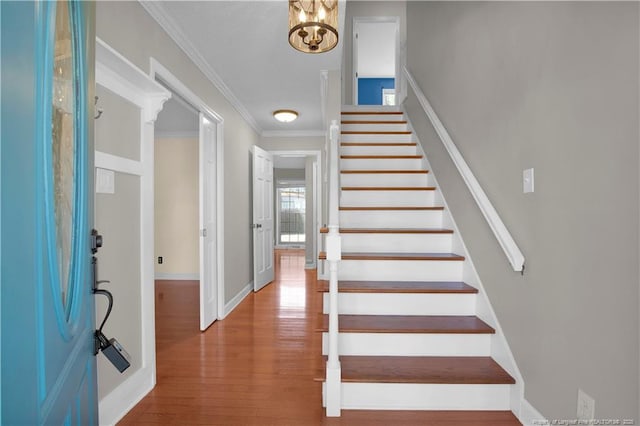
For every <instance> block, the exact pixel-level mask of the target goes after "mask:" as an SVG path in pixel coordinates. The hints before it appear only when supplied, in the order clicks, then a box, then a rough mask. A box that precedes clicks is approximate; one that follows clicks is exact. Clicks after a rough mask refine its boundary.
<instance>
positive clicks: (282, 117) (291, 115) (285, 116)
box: [273, 109, 298, 123]
mask: <svg viewBox="0 0 640 426" xmlns="http://www.w3.org/2000/svg"><path fill="white" fill-rule="evenodd" d="M273 118H275V119H276V120H278V121H280V122H282V123H290V122H292V121H293V120H295V119H296V118H298V113H297V112H296V111H294V110H292V109H279V110H277V111H273Z"/></svg>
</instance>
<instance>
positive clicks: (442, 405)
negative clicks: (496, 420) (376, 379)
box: [322, 383, 511, 411]
mask: <svg viewBox="0 0 640 426" xmlns="http://www.w3.org/2000/svg"><path fill="white" fill-rule="evenodd" d="M510 390H511V386H510V385H451V384H416V383H342V392H341V393H342V408H343V409H352V410H358V409H361V410H500V411H502V410H509V409H510V406H509V397H510ZM325 392H326V391H325V384H324V383H323V384H322V393H323V403H324V400H325V397H324V395H325Z"/></svg>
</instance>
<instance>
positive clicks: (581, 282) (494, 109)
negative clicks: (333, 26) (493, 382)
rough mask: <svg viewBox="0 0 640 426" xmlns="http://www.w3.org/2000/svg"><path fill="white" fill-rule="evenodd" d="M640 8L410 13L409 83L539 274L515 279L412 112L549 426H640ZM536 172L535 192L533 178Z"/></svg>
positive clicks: (528, 392) (427, 7) (589, 5)
mask: <svg viewBox="0 0 640 426" xmlns="http://www.w3.org/2000/svg"><path fill="white" fill-rule="evenodd" d="M638 12H639V11H638V3H635V2H634V3H622V2H464V3H458V2H409V3H408V6H407V20H408V62H409V69H410V71H411V72H412V74H413V75H414V77H415V78H416V80H417V82H418V84H419V85H420V87H421V88H422V90H423V91H424V93H425V94H426V96H427V98H428V99H429V100H430V102H431V103H432V105H433V107H434V109H435V111H436V112H437V113H438V115H439V116H440V119H441V120H442V121H443V123H444V124H445V126H446V127H447V129H448V130H449V132H450V134H451V136H452V138H453V140H454V141H455V142H456V144H457V146H458V148H459V149H460V151H461V153H462V155H463V156H464V158H465V160H466V161H467V163H468V164H469V166H470V168H471V169H472V170H473V171H474V173H475V174H476V177H477V178H478V181H479V182H480V183H481V185H482V186H483V188H484V189H485V191H486V192H487V195H488V196H489V198H490V200H491V201H492V203H493V204H494V206H495V207H496V209H497V211H498V212H499V213H500V214H501V216H502V218H503V220H504V222H505V224H506V226H507V227H508V228H509V230H510V231H511V232H512V234H513V236H514V238H515V240H516V241H517V243H518V244H519V245H520V247H521V248H522V250H523V252H524V255H525V257H526V259H527V262H526V270H525V273H524V276H521V275H520V274H518V273H514V272H513V271H512V270H511V269H510V267H509V264H508V262H507V260H506V258H505V257H504V255H503V253H502V251H501V249H500V247H499V245H498V244H497V242H496V240H495V238H494V237H493V234H491V232H490V230H489V228H488V226H487V224H486V222H485V221H484V220H483V218H482V216H481V214H480V213H479V211H478V209H477V207H476V206H475V204H474V202H473V199H472V198H471V196H470V194H469V192H468V190H467V189H466V186H465V185H464V183H463V182H462V180H461V178H460V176H459V175H458V174H457V171H455V168H454V166H453V164H452V163H451V161H450V159H449V158H448V156H447V154H446V152H445V151H444V149H443V147H442V144H441V143H440V142H439V141H438V140H437V136H436V135H435V133H434V130H433V128H432V127H431V126H430V124H428V123H427V122H426V120H425V117H424V113H423V112H422V111H421V109H420V107H419V106H418V104H417V102H416V100H415V98H414V97H410V98H409V100H408V102H407V104H406V108H407V110H408V111H409V116H410V119H411V121H412V123H413V125H414V127H415V129H416V130H417V131H418V134H419V136H420V138H421V141H422V143H423V145H424V147H425V151H426V152H427V154H428V155H429V157H430V162H431V164H432V166H433V169H434V173H435V175H436V176H437V178H438V181H439V183H440V185H441V187H442V190H443V193H444V195H445V197H446V198H447V202H448V204H449V206H450V208H451V210H452V213H453V215H454V217H455V220H456V222H457V224H458V226H459V228H460V230H461V232H462V236H463V237H464V239H465V242H466V245H467V247H468V248H469V250H470V253H471V256H472V258H473V261H474V264H475V266H476V268H477V270H478V272H479V274H480V276H481V278H482V281H483V283H484V286H485V288H486V290H487V293H488V295H489V297H490V299H491V301H492V304H493V307H494V309H495V311H496V313H497V316H498V318H499V320H500V322H501V324H502V327H503V329H504V332H505V334H506V336H507V338H508V341H509V343H510V346H511V349H512V351H513V353H514V356H515V359H516V361H517V363H518V366H519V368H520V371H521V372H522V374H523V376H524V380H525V385H526V388H525V397H526V399H527V400H528V401H529V402H530V403H531V404H533V406H534V407H535V408H537V409H538V410H539V411H540V412H541V413H542V414H543V415H545V416H546V417H547V418H549V419H574V418H575V417H576V400H577V391H578V388H581V389H583V390H584V391H585V392H586V393H587V394H589V395H590V396H592V397H593V398H594V399H595V417H596V419H625V418H626V419H633V418H635V420H636V423H637V422H638V420H640V419H638V418H636V416H637V415H638V402H639V392H638V344H639V342H638V314H639V312H638V282H639V272H638V258H639V248H638V244H639V235H638V232H639V225H638V217H639V207H638V203H639V196H638V192H639V183H638V175H639V152H638V151H639V147H638V140H639V130H638V119H639V116H638V114H639V108H638V94H639V83H638V71H639V70H638V59H639V40H640V38H639V35H640V34H639V18H638ZM529 167H534V168H535V179H536V182H535V189H536V190H535V192H534V193H532V194H523V193H522V170H523V169H526V168H529Z"/></svg>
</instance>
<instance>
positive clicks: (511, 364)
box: [402, 108, 526, 418]
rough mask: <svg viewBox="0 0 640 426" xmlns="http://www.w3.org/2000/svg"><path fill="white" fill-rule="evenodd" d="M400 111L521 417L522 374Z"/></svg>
mask: <svg viewBox="0 0 640 426" xmlns="http://www.w3.org/2000/svg"><path fill="white" fill-rule="evenodd" d="M402 110H403V112H404V116H405V120H407V126H408V129H409V130H411V131H412V135H413V138H414V139H415V142H417V147H416V150H417V154H422V156H423V157H422V159H421V161H422V165H423V167H424V168H425V169H426V170H429V179H430V185H433V186H435V187H436V188H437V190H436V193H435V201H436V202H437V203H439V204H440V205H442V206H444V212H443V227H444V228H449V229H453V231H454V233H453V243H452V248H453V250H452V252H453V253H458V254H460V255H462V256H464V257H465V261H464V263H463V281H464V282H466V283H467V284H469V285H471V286H473V287H475V288H477V289H478V293H477V295H476V316H478V317H479V318H480V319H482V320H483V321H484V322H486V323H487V324H489V325H490V326H491V327H493V328H494V329H495V334H494V335H492V336H491V357H492V358H493V359H494V360H495V361H496V362H497V363H498V364H500V366H501V367H502V368H504V369H505V370H506V371H507V372H508V373H509V374H510V375H511V376H512V377H513V378H514V379H515V381H516V383H515V384H513V385H510V386H511V390H510V396H509V401H510V407H509V409H510V410H511V411H512V412H513V413H514V415H515V416H516V417H518V418H520V416H521V410H522V405H523V403H524V402H526V401H525V399H524V379H523V378H522V374H521V373H520V369H519V368H518V365H517V364H516V360H515V358H514V356H513V352H511V348H510V347H509V343H508V341H507V338H506V336H505V334H504V331H503V330H502V326H501V325H500V322H499V321H498V317H497V315H496V313H495V311H494V309H493V306H492V305H491V301H490V300H489V297H488V295H487V292H486V291H485V288H484V285H483V284H482V280H481V279H480V275H479V274H478V271H477V270H476V267H475V265H474V264H473V260H472V258H471V255H470V253H469V250H467V246H466V245H465V243H464V240H463V238H462V234H461V233H460V229H459V228H458V225H457V224H456V222H455V219H454V218H453V215H452V214H451V210H450V209H449V205H448V204H447V201H446V198H445V196H444V194H443V193H442V187H441V186H440V185H439V184H438V180H437V178H436V176H435V174H434V173H433V168H432V167H431V164H430V163H429V160H428V157H427V154H426V153H425V151H424V149H423V145H422V143H421V142H420V139H419V137H418V135H417V133H416V132H415V129H414V128H413V126H412V125H411V120H410V119H409V116H408V114H407V113H406V111H404V108H403V109H402Z"/></svg>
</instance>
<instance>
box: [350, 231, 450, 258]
mask: <svg viewBox="0 0 640 426" xmlns="http://www.w3.org/2000/svg"><path fill="white" fill-rule="evenodd" d="M341 236H342V251H343V252H367V253H385V252H393V253H450V252H451V250H452V242H453V234H344V233H343V234H341Z"/></svg>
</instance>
